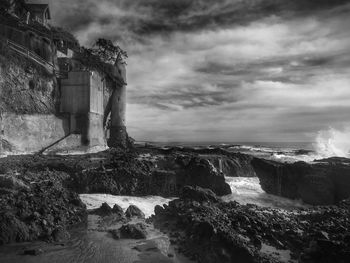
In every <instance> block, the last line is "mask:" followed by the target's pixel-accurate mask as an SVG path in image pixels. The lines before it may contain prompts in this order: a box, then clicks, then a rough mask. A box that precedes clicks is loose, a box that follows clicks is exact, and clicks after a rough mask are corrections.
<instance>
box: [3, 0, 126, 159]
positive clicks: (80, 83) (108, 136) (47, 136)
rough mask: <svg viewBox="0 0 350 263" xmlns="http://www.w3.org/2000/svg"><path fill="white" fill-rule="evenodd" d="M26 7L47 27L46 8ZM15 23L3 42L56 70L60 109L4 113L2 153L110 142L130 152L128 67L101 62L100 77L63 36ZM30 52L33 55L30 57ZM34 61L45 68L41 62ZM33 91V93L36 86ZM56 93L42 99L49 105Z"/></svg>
mask: <svg viewBox="0 0 350 263" xmlns="http://www.w3.org/2000/svg"><path fill="white" fill-rule="evenodd" d="M27 6H28V9H29V17H28V19H30V20H31V21H33V20H35V21H37V22H39V23H40V24H43V25H47V22H48V20H49V19H50V18H51V15H50V10H49V6H48V5H47V4H27ZM16 19H17V20H16ZM16 19H13V21H12V22H13V23H12V24H11V23H8V24H6V25H0V41H2V42H4V43H7V45H8V47H10V48H11V46H10V44H11V45H13V48H12V50H15V51H17V53H18V54H19V55H22V56H25V57H27V58H28V59H29V58H31V57H34V55H35V57H36V55H37V56H39V58H40V59H42V60H44V61H45V62H47V63H49V64H50V66H51V68H50V70H47V71H48V73H49V74H51V75H52V80H53V82H54V83H55V84H56V83H57V84H58V85H57V86H56V85H54V86H55V88H56V87H58V88H57V90H56V89H55V94H59V95H58V96H54V97H55V108H54V109H53V110H52V113H50V112H49V113H46V114H40V112H38V114H28V115H26V114H20V113H19V114H12V113H11V112H8V113H7V112H4V113H3V114H2V115H1V114H0V154H1V152H9V153H10V152H16V153H31V152H38V151H39V152H42V151H43V150H47V149H48V150H49V152H50V150H52V149H54V151H57V152H59V151H60V150H69V151H74V150H78V151H80V150H83V151H85V150H88V149H91V148H94V147H100V149H101V147H102V148H103V147H106V145H107V143H106V142H107V141H108V146H110V147H120V146H121V147H127V142H128V135H127V132H126V127H125V113H126V68H125V63H123V61H122V60H121V59H117V60H116V63H115V64H114V65H112V64H106V63H102V65H100V66H101V67H100V70H99V72H97V71H92V70H88V69H87V68H88V67H87V66H86V65H84V64H83V63H81V61H80V60H79V59H77V57H75V55H76V54H75V53H74V52H73V50H75V51H76V49H75V48H74V46H73V47H71V46H72V44H71V43H68V42H67V41H66V42H65V41H63V40H62V39H60V38H59V34H58V38H55V36H52V35H48V34H46V33H45V32H40V31H38V30H37V28H38V27H39V28H40V29H41V30H43V31H45V30H47V31H49V29H48V28H45V27H43V26H41V25H38V24H37V23H33V25H36V26H35V27H34V26H30V25H27V24H24V23H23V24H22V26H18V18H16ZM49 32H50V31H49ZM12 43H13V44H12ZM15 48H17V49H15ZM22 51H23V52H22ZM77 52H79V51H77ZM31 53H33V56H29V54H31ZM32 61H34V62H36V64H37V65H40V63H39V62H38V61H39V60H34V59H32ZM19 68H20V67H19ZM21 70H22V69H21ZM0 74H1V72H0ZM23 76H27V74H23ZM56 77H57V78H58V81H57V80H56ZM26 83H29V84H30V83H33V80H32V79H30V78H29V77H28V78H25V79H23V86H25V87H27V86H28V87H33V85H29V84H28V85H27V84H26ZM0 84H1V83H0ZM58 90H59V91H58ZM56 91H57V93H56ZM30 92H32V93H33V94H34V93H35V92H36V90H35V87H33V88H32V91H30ZM52 94H53V93H52ZM52 94H51V93H50V94H49V93H47V94H45V95H43V97H45V99H48V100H50V99H52V96H53V95H52ZM0 95H1V87H0ZM32 98H33V97H32ZM58 104H59V107H58ZM58 108H59V109H58ZM34 112H36V111H35V110H34ZM14 116H16V117H14ZM12 118H13V120H14V122H13V124H12V123H11V119H12ZM107 120H109V121H107ZM31 122H33V124H31ZM107 122H108V123H109V125H107ZM26 142H27V145H26Z"/></svg>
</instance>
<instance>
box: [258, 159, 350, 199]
mask: <svg viewBox="0 0 350 263" xmlns="http://www.w3.org/2000/svg"><path fill="white" fill-rule="evenodd" d="M252 165H253V166H254V168H255V171H256V174H257V176H258V177H259V179H260V184H261V187H262V189H263V190H264V191H266V192H267V193H269V194H273V195H279V196H283V197H287V198H291V199H301V200H303V201H304V202H305V203H308V204H311V205H331V204H334V203H337V202H339V201H342V200H344V199H347V198H349V197H350V161H349V159H346V158H333V159H325V160H319V161H318V162H315V163H305V162H297V163H278V162H275V161H269V160H263V159H258V158H254V159H253V161H252Z"/></svg>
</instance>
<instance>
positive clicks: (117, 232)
mask: <svg viewBox="0 0 350 263" xmlns="http://www.w3.org/2000/svg"><path fill="white" fill-rule="evenodd" d="M108 232H109V233H111V235H112V237H113V238H114V239H117V240H118V239H121V238H122V236H121V233H120V230H119V229H112V230H109V231H108Z"/></svg>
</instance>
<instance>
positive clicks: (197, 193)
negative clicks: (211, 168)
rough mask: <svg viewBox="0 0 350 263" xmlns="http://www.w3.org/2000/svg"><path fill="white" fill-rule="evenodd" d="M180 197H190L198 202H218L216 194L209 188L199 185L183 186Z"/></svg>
mask: <svg viewBox="0 0 350 263" xmlns="http://www.w3.org/2000/svg"><path fill="white" fill-rule="evenodd" d="M181 198H182V199H190V200H194V201H198V202H209V201H211V202H218V198H217V196H216V195H215V194H214V192H213V191H211V190H210V189H203V188H201V187H198V186H197V187H195V188H193V187H191V186H185V187H184V188H183V189H182V193H181Z"/></svg>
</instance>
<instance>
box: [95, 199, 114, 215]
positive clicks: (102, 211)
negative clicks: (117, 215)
mask: <svg viewBox="0 0 350 263" xmlns="http://www.w3.org/2000/svg"><path fill="white" fill-rule="evenodd" d="M91 213H93V214H96V215H99V216H109V215H112V214H113V209H112V208H111V207H110V206H109V205H108V204H107V203H106V202H105V203H102V205H101V206H100V207H99V208H97V209H95V210H93V211H92V212H91Z"/></svg>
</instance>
